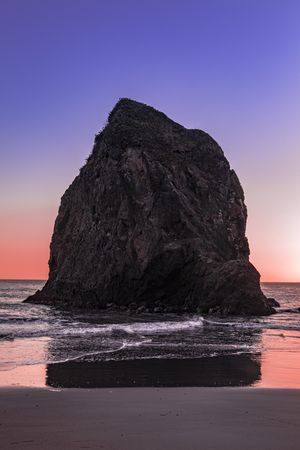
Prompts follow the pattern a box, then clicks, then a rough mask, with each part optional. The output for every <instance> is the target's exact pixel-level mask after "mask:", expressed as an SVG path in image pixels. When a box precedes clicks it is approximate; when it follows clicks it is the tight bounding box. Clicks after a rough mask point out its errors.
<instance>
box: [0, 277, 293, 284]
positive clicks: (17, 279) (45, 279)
mask: <svg viewBox="0 0 300 450" xmlns="http://www.w3.org/2000/svg"><path fill="white" fill-rule="evenodd" d="M47 280H48V278H0V281H47ZM260 283H273V284H274V283H278V284H279V283H282V284H283V283H289V284H292V283H295V284H296V283H300V280H299V281H280V280H276V281H265V280H263V281H260Z"/></svg>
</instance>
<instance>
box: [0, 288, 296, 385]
mask: <svg viewBox="0 0 300 450" xmlns="http://www.w3.org/2000/svg"><path fill="white" fill-rule="evenodd" d="M43 284H44V282H43V281H28V280H26V281H22V280H20V281H17V280H7V281H6V280H1V281H0V386H39V387H42V386H43V387H52V388H60V387H110V386H132V385H134V386H253V387H261V386H266V387H268V386H269V387H274V386H276V387H300V313H299V311H298V309H297V308H299V307H300V283H262V289H263V291H264V292H265V294H266V295H267V296H268V297H273V298H276V299H277V300H278V301H279V302H280V304H281V306H280V308H278V312H277V314H274V315H272V316H269V317H251V318H241V317H240V318H238V317H226V318H217V317H214V316H208V315H207V316H201V315H188V314H187V315H184V316H178V315H175V314H168V315H165V314H164V315H160V314H143V315H136V316H129V315H127V314H125V313H120V312H118V313H116V312H114V313H112V312H109V313H108V312H106V311H101V310H100V311H95V310H93V311H72V312H71V311H62V310H58V309H55V308H52V307H48V306H43V305H41V306H40V305H31V304H28V303H23V302H22V301H23V300H24V299H25V298H26V297H28V296H29V295H31V294H33V293H34V292H35V291H36V290H37V289H40V288H41V287H42V286H43Z"/></svg>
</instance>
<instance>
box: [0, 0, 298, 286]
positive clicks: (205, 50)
mask: <svg viewBox="0 0 300 450" xmlns="http://www.w3.org/2000/svg"><path fill="white" fill-rule="evenodd" d="M299 23H300V2H299V1H292V0H281V1H277V0H272V1H270V0H259V1H258V0H251V1H248V0H207V1H201V0H198V1H189V0H185V1H183V0H181V1H176V0H160V1H157V0H152V1H150V0H148V1H146V0H145V1H143V0H139V1H135V0H132V1H130V0H123V1H121V0H119V1H116V0H115V1H114V0H111V1H109V2H108V1H101V0H98V1H95V0H51V1H50V0H42V1H41V0H1V2H0V35H1V36H0V49H1V71H0V92H1V97H0V111H1V122H0V126H1V133H0V149H1V164H0V193H1V195H0V216H1V217H0V277H2V278H3V277H10V278H14V277H26V278H31V277H38V278H44V277H45V276H46V274H47V257H48V245H49V240H50V235H51V231H52V227H53V220H54V217H55V215H56V210H57V208H58V205H59V201H60V197H61V195H62V194H63V192H64V190H65V189H66V187H67V186H68V185H69V184H70V183H71V182H72V179H73V178H74V176H75V175H76V174H77V173H78V169H79V167H80V166H82V165H83V164H84V161H85V158H86V157H87V156H88V154H89V153H90V151H91V147H92V142H93V138H94V135H95V133H97V132H98V131H99V130H100V129H101V128H102V127H103V125H104V124H105V120H106V118H107V115H108V113H109V111H110V110H111V109H112V107H113V105H114V103H115V102H116V101H117V100H118V98H119V97H131V98H133V99H136V100H139V101H142V102H145V103H148V104H150V105H152V106H154V107H155V108H157V109H160V110H162V111H164V112H165V113H166V114H168V115H169V116H170V117H171V118H173V119H174V120H176V121H178V122H180V123H182V124H183V125H185V126H187V127H193V128H200V129H203V130H205V131H207V132H208V133H210V134H211V135H212V136H213V137H214V138H215V139H216V140H217V141H218V142H219V144H220V145H221V147H222V148H223V150H224V151H225V154H226V156H227V158H228V159H229V161H230V163H231V165H232V167H233V168H234V169H235V170H236V172H237V173H238V175H239V178H240V180H241V182H242V185H243V187H244V190H245V194H246V203H247V205H248V210H249V221H248V230H247V234H248V236H249V239H250V245H251V250H252V254H251V259H252V261H253V262H254V263H255V264H256V266H257V268H258V269H259V270H260V271H261V273H262V275H263V279H265V280H271V279H272V280H275V279H276V280H293V281H296V280H298V281H300V237H299V231H300V211H299V206H298V205H299V198H300V181H299V171H300V151H299V150H300V149H299V143H300V136H299V135H300V127H299V123H298V122H299V117H300V114H299V113H300V57H299V55H300V31H299V30H300V27H299Z"/></svg>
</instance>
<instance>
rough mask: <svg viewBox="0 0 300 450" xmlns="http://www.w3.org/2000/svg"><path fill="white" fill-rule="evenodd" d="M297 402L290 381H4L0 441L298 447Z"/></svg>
mask: <svg viewBox="0 0 300 450" xmlns="http://www.w3.org/2000/svg"><path fill="white" fill-rule="evenodd" d="M299 405H300V391H299V390H292V389H251V388H161V389H160V388H123V389H121V388H117V389H93V390H88V389H64V390H46V389H28V388H27V389H24V388H15V389H13V388H10V389H5V388H2V389H1V391H0V424H1V425H0V433H1V434H0V442H1V444H0V446H1V448H3V449H9V448H18V449H32V450H35V449H83V448H85V449H106V450H141V449H144V450H168V449H172V450H197V449H205V450H210V449H211V450H219V449H222V450H226V449H230V450H235V449H236V450H240V449H243V450H252V449H264V450H269V449H270V450H276V449H278V450H282V449H283V448H284V449H285V450H298V449H299V442H300V414H299V408H300V406H299Z"/></svg>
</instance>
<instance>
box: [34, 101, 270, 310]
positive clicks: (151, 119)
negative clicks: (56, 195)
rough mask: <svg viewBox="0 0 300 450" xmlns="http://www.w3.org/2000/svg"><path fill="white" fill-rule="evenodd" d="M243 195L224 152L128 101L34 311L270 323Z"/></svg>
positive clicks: (67, 210)
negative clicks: (193, 315) (191, 314)
mask: <svg viewBox="0 0 300 450" xmlns="http://www.w3.org/2000/svg"><path fill="white" fill-rule="evenodd" d="M246 218H247V210H246V206H245V204H244V194H243V189H242V187H241V185H240V183H239V180H238V178H237V176H236V174H235V172H234V171H233V170H232V169H230V166H229V163H228V161H227V160H226V158H225V157H224V154H223V151H222V150H221V148H220V147H219V145H218V144H217V143H216V142H215V141H214V140H213V139H212V138H211V137H210V136H209V135H208V134H207V133H205V132H203V131H200V130H193V129H192V130H189V129H186V128H184V127H183V126H181V125H179V124H177V123H175V122H173V121H172V120H170V119H169V118H168V117H167V116H166V115H165V114H163V113H161V112H159V111H156V110H155V109H153V108H151V107H149V106H147V105H145V104H142V103H138V102H135V101H132V100H129V99H121V100H120V101H119V102H118V103H117V104H116V106H115V107H114V109H113V111H112V112H111V113H110V115H109V118H108V123H107V126H106V127H105V128H104V130H103V131H102V132H101V133H99V134H98V135H97V136H96V138H95V144H94V148H93V151H92V154H91V155H90V157H89V158H88V160H87V162H86V164H85V166H84V167H83V168H82V169H81V170H80V174H79V175H78V176H77V177H76V178H75V180H74V181H73V183H72V184H71V186H70V187H69V188H68V189H67V191H66V192H65V194H64V195H63V197H62V200H61V205H60V208H59V213H58V216H57V219H56V222H55V228H54V233H53V237H52V242H51V246H50V248H51V254H50V261H49V268H50V272H49V279H48V281H47V283H46V285H45V287H44V288H43V289H42V291H38V292H37V293H36V294H35V295H33V296H32V297H30V298H29V299H28V301H31V302H36V303H47V304H54V305H62V306H63V305H68V306H71V307H85V308H93V307H98V308H106V307H110V308H111V307H116V308H118V307H121V309H125V307H128V308H129V309H131V310H138V311H142V310H143V309H144V310H145V309H146V310H150V311H155V312H164V311H173V312H182V311H198V312H201V313H206V312H210V313H212V312H216V313H220V314H247V315H249V314H255V315H256V314H269V313H271V312H272V311H273V310H272V308H271V306H270V305H269V304H268V301H267V299H266V297H265V296H264V295H263V293H262V291H261V289H260V284H259V279H260V275H259V273H258V272H257V270H256V269H255V268H254V267H253V265H252V264H251V263H250V262H249V247H248V242H247V239H246V237H245V227H246Z"/></svg>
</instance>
